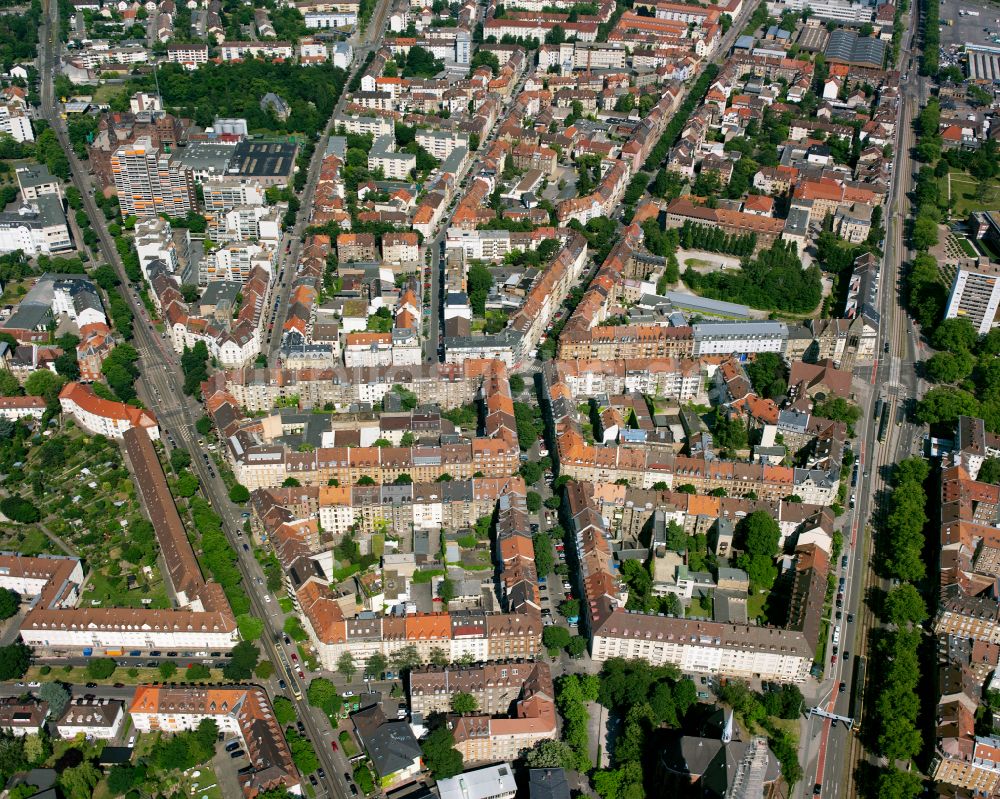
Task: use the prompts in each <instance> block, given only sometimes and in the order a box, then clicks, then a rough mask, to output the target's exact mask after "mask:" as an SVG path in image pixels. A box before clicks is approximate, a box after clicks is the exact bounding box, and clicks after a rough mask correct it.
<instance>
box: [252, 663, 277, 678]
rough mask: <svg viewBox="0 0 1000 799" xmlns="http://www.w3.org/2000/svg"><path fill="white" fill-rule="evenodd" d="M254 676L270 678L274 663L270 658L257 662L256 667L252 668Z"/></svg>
mask: <svg viewBox="0 0 1000 799" xmlns="http://www.w3.org/2000/svg"><path fill="white" fill-rule="evenodd" d="M253 673H254V676H255V677H257V678H258V679H261V680H269V679H271V675H272V674H274V665H273V664H272V663H271V661H270V660H262V661H261V662H260V663H258V664H257V668H255V669H254V670H253Z"/></svg>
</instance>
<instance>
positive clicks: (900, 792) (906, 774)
mask: <svg viewBox="0 0 1000 799" xmlns="http://www.w3.org/2000/svg"><path fill="white" fill-rule="evenodd" d="M923 792H924V783H923V780H922V779H921V777H920V774H919V772H916V771H900V770H899V769H897V768H895V767H894V766H892V767H890V768H889V769H888V770H886V771H883V772H882V774H881V776H880V777H879V780H878V796H879V797H880V799H917V797H918V796H920V795H921V794H922V793H923Z"/></svg>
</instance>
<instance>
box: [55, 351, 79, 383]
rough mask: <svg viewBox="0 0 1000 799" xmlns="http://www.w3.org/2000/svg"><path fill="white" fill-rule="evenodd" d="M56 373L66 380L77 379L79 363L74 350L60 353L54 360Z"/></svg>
mask: <svg viewBox="0 0 1000 799" xmlns="http://www.w3.org/2000/svg"><path fill="white" fill-rule="evenodd" d="M54 365H55V367H56V374H58V375H60V376H61V377H65V378H66V379H67V380H79V378H80V364H79V363H77V360H76V352H75V351H73V350H70V351H68V352H64V353H62V354H61V355H60V356H59V357H58V358H56V360H55V364H54Z"/></svg>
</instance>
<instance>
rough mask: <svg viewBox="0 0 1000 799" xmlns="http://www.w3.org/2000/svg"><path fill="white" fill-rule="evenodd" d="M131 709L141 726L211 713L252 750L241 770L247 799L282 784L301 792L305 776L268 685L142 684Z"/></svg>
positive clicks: (183, 725) (190, 723) (191, 725)
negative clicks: (266, 688) (247, 768)
mask: <svg viewBox="0 0 1000 799" xmlns="http://www.w3.org/2000/svg"><path fill="white" fill-rule="evenodd" d="M129 713H130V714H131V715H132V722H133V724H135V728H136V730H137V731H139V732H166V733H171V732H181V731H184V730H193V729H195V728H196V727H197V726H198V724H199V723H200V722H201V721H202V720H203V719H211V720H212V721H214V722H215V723H216V724H217V725H218V727H219V731H220V732H222V733H224V734H229V735H237V736H238V737H239V739H240V742H241V743H242V745H243V749H244V751H246V752H247V754H248V756H249V760H250V766H251V770H250V771H249V772H247V773H245V774H239V775H238V776H237V780H238V781H239V784H240V788H241V789H242V791H243V795H244V796H245V797H246V799H253V797H255V796H257V795H258V794H259V793H262V792H264V791H268V790H271V789H274V788H279V787H283V788H284V789H286V790H291V791H295V792H296V793H298V792H299V791H298V790H297V789H298V788H299V786H300V784H301V777H300V776H299V772H298V769H296V768H295V763H294V762H293V761H292V753H291V750H289V748H288V744H287V743H286V742H285V735H284V733H283V732H282V730H281V726H280V725H279V724H278V722H277V720H276V719H275V715H274V708H273V707H272V705H271V700H270V699H268V697H267V693H266V692H265V691H264V689H263V688H260V687H258V686H256V685H234V686H205V687H200V686H199V687H194V686H181V687H176V688H175V687H166V686H155V685H140V686H138V687H137V688H136V691H135V696H134V698H133V699H132V704H131V706H130V707H129Z"/></svg>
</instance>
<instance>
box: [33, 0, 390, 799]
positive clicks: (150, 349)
mask: <svg viewBox="0 0 1000 799" xmlns="http://www.w3.org/2000/svg"><path fill="white" fill-rule="evenodd" d="M387 9H388V1H387V0H380V2H379V4H378V6H377V8H376V11H375V14H374V16H373V20H372V25H371V27H370V29H369V32H368V35H367V39H369V40H377V39H378V38H380V37H381V34H382V32H383V31H384V27H385V22H386V11H387ZM58 15H59V4H58V3H56V2H54V1H52V0H50V2H49V3H48V8H47V9H46V14H45V17H44V24H43V29H42V32H41V36H40V41H41V43H42V48H41V52H40V54H39V61H40V66H41V98H42V113H43V115H44V117H45V118H46V119H47V120H48V122H49V124H50V125H51V127H52V128H53V130H54V131H55V133H56V135H57V137H58V139H59V141H60V144H61V145H62V147H63V150H64V151H65V152H66V154H67V157H68V158H69V162H70V168H71V171H72V179H73V183H74V185H75V186H76V188H77V189H78V190H79V192H80V195H81V197H82V198H83V203H84V209H85V211H86V213H87V215H88V217H89V219H90V222H91V225H92V226H93V229H94V231H95V232H96V233H97V235H98V239H99V250H100V253H101V255H102V256H103V258H104V260H105V261H106V262H107V263H109V264H111V265H112V266H113V267H114V268H115V270H116V271H117V272H118V274H119V277H120V279H121V280H122V287H121V292H122V295H123V296H124V297H125V299H126V300H127V302H128V304H129V306H130V308H131V310H132V312H133V314H134V317H135V322H134V341H133V345H134V346H135V347H136V350H137V351H138V353H139V368H140V371H141V375H142V376H141V378H140V380H139V391H140V395H141V396H143V397H144V399H145V400H146V401H147V404H148V405H149V406H150V407H152V408H153V410H154V411H155V413H156V415H157V418H158V420H159V422H160V426H161V429H162V431H163V432H164V433H165V434H166V435H167V436H168V440H170V439H173V440H174V441H175V442H177V443H178V445H179V446H183V447H184V448H185V449H186V450H187V451H188V452H189V453H191V455H192V469H193V470H194V472H195V473H196V475H197V476H198V478H199V481H200V483H201V486H202V490H203V491H204V493H205V496H206V498H207V499H208V501H209V502H210V503H211V505H212V506H213V508H214V509H215V511H216V512H217V513H218V514H219V515H220V517H221V518H222V520H223V526H224V529H225V532H226V535H227V536H228V538H229V540H230V543H231V544H232V546H233V549H234V551H236V552H237V554H238V556H239V560H238V566H239V568H240V571H241V573H242V575H243V580H244V584H245V585H246V586H247V587H248V590H247V596H248V597H249V599H250V602H251V609H252V611H253V613H254V615H256V616H258V617H259V618H261V619H264V620H265V622H266V626H265V632H264V636H263V637H262V639H261V640H260V642H259V645H260V647H261V649H262V655H263V657H265V658H267V659H269V660H271V661H272V663H274V664H275V666H276V672H278V671H279V669H280V667H279V664H280V663H281V658H280V657H279V656H278V649H279V646H278V645H276V644H275V643H274V636H275V635H276V634H278V633H280V631H281V628H282V624H283V620H284V614H283V613H282V612H281V611H280V609H279V608H278V604H277V602H276V601H275V600H274V599H273V598H272V597H270V596H269V595H268V594H266V593H264V592H261V591H258V590H254V589H253V588H252V586H255V585H257V584H258V580H260V579H262V578H263V572H262V570H261V567H260V565H259V564H258V563H257V561H256V560H255V559H254V557H253V555H252V552H247V551H245V550H244V549H243V546H242V545H243V543H245V539H243V538H242V519H241V518H240V517H239V515H238V511H237V509H236V508H235V507H234V506H233V504H232V503H231V502H229V499H228V491H227V489H226V486H225V484H224V482H223V481H222V479H221V477H220V476H219V473H218V472H217V471H215V469H214V465H211V464H210V463H209V462H208V461H207V460H206V458H204V457H199V456H201V455H203V448H202V446H201V445H200V444H199V443H198V439H199V436H198V434H197V432H196V431H195V422H196V421H197V420H198V419H199V418H200V417H201V415H202V414H203V409H202V408H201V406H200V405H198V404H197V402H195V401H194V400H193V399H191V398H189V397H185V396H184V394H183V393H182V392H181V391H180V390H179V389H180V387H181V386H182V385H183V376H182V373H181V370H180V367H179V363H178V359H177V356H176V354H175V353H174V352H173V351H172V349H171V348H170V346H169V345H168V344H167V343H166V342H165V341H164V339H163V338H162V337H161V336H159V335H158V334H157V333H156V331H155V330H154V328H153V324H152V321H151V320H150V319H149V316H148V314H147V312H146V309H145V307H144V306H143V304H142V303H141V302H140V301H139V299H138V297H137V295H136V294H135V293H134V292H133V291H132V290H130V289H129V288H128V287H129V281H128V276H127V275H126V274H125V269H124V265H123V264H122V262H121V259H120V257H119V256H118V253H117V250H116V248H115V246H114V242H113V240H112V238H111V236H110V234H109V232H108V229H107V223H106V221H105V219H104V214H103V213H102V212H101V210H100V209H99V208H98V207H97V204H96V202H95V200H94V193H95V191H96V187H94V186H92V185H91V181H90V179H89V178H88V175H87V170H86V168H85V167H84V165H83V164H81V163H80V161H79V159H78V158H77V157H76V155H75V154H74V152H73V149H72V147H71V146H70V143H69V139H68V134H67V131H66V126H65V122H64V120H63V119H62V118H61V116H60V114H59V113H58V109H57V107H56V104H55V98H54V93H53V83H54V79H55V71H56V63H57V58H58V49H59V47H58V42H57V41H56V36H57V33H56V32H57V31H58V28H59V26H58ZM360 58H361V57H360V56H359V61H358V63H361V60H360ZM324 146H325V145H324ZM304 214H305V206H304V208H303V215H304ZM277 679H278V674H277V673H276V674H275V676H274V677H273V678H272V679H271V680H268V681H263V682H264V683H265V686H266V688H267V689H268V691H269V693H270V694H271V695H272V696H274V695H276V694H278V693H281V691H280V690H279V689H278V687H277V686H276V680H277ZM286 679H288V681H289V683H290V688H293V689H294V690H298V691H300V692H301V693H300V696H301V697H302V698H296V697H295V696H292V697H289V698H291V699H292V701H293V702H294V703H295V706H296V711H297V713H298V716H299V718H300V719H301V720H302V722H303V724H304V725H305V728H306V734H307V736H308V737H309V738H310V739H311V740H312V741H313V742H314V744H315V748H316V753H317V756H318V757H319V760H320V763H321V765H322V766H323V767H324V769H325V770H326V778H325V779H324V780H322V781H321V783H320V786H319V790H318V793H317V795H318V796H321V797H325V796H332V797H336V799H349V798H350V797H351V794H350V792H349V790H348V788H347V784H346V782H345V781H344V780H343V778H342V774H343V773H344V772H345V771H349V768H348V767H347V765H348V764H347V761H346V760H345V759H344V757H343V755H342V754H341V753H340V752H338V751H335V750H334V749H333V747H332V746H330V745H329V743H330V740H331V737H332V730H331V729H330V725H329V723H328V721H327V720H326V718H325V717H322V716H321V714H319V713H318V712H317V711H316V709H315V708H311V707H309V705H308V704H307V703H306V702H305V700H304V694H305V685H300V684H299V680H298V678H296V677H292V678H287V677H286ZM303 776H304V777H305V775H303Z"/></svg>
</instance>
